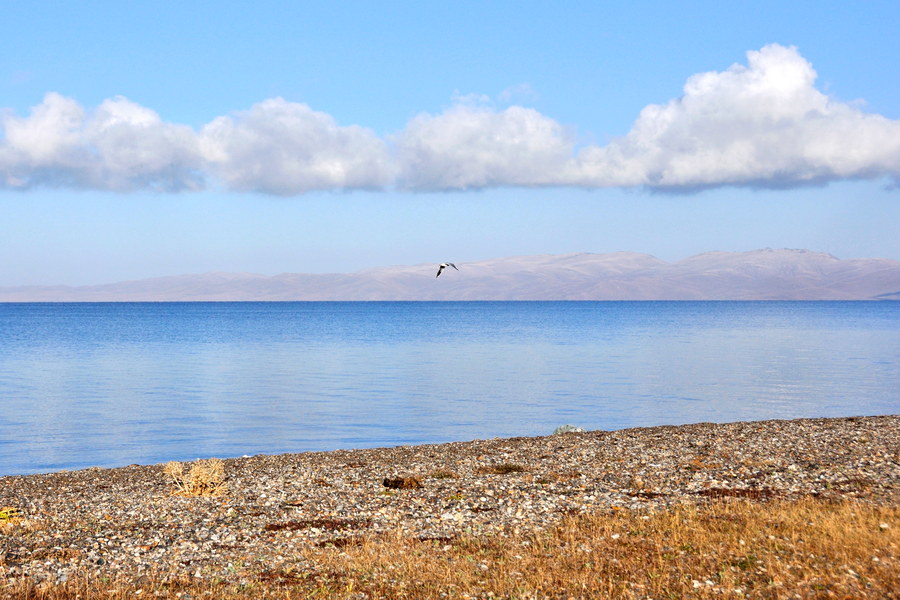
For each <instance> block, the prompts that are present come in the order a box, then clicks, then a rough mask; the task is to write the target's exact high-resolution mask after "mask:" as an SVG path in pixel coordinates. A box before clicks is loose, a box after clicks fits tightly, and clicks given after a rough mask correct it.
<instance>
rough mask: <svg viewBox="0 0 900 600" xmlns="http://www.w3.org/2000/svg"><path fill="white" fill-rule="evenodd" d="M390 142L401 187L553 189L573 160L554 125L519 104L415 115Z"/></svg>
mask: <svg viewBox="0 0 900 600" xmlns="http://www.w3.org/2000/svg"><path fill="white" fill-rule="evenodd" d="M395 143H396V148H397V156H398V160H399V163H400V167H401V172H400V185H401V186H402V187H406V188H411V189H467V188H482V187H488V186H507V185H509V186H512V185H516V186H535V185H552V184H555V183H556V181H555V178H556V177H557V176H558V175H557V173H558V170H559V169H561V168H563V167H564V165H565V164H566V161H568V160H571V156H572V140H571V139H570V136H569V135H568V133H567V132H566V131H565V129H564V128H563V127H562V126H561V125H560V124H559V123H557V122H556V121H554V120H552V119H550V118H548V117H545V116H543V115H542V114H540V113H538V112H537V111H535V110H532V109H529V108H522V107H520V106H512V107H510V108H507V109H506V110H503V111H500V112H498V111H495V110H492V109H489V108H484V107H479V106H473V105H471V104H458V105H456V106H454V107H453V108H451V109H449V110H448V111H446V112H444V113H442V114H440V115H438V116H431V115H420V116H418V117H416V118H414V119H413V120H412V121H411V122H410V123H409V125H407V127H406V129H405V130H404V131H403V132H402V133H401V134H399V135H398V136H397V137H396V139H395Z"/></svg>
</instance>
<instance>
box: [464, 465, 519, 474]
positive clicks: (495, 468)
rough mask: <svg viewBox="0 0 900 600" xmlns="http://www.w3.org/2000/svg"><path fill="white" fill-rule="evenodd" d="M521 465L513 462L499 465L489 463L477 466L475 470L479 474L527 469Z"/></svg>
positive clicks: (516, 471)
mask: <svg viewBox="0 0 900 600" xmlns="http://www.w3.org/2000/svg"><path fill="white" fill-rule="evenodd" d="M527 470H528V469H526V468H525V467H523V466H522V465H517V464H515V463H503V464H499V465H489V466H484V467H478V468H477V469H476V470H475V472H476V473H478V474H479V475H509V474H511V473H524V472H525V471H527Z"/></svg>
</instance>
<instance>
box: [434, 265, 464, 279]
mask: <svg viewBox="0 0 900 600" xmlns="http://www.w3.org/2000/svg"><path fill="white" fill-rule="evenodd" d="M447 267H453V268H454V269H456V265H454V264H453V263H441V264H440V265H439V266H438V272H437V275H435V277H440V276H441V271H443V270H444V269H446V268H447ZM456 270H457V271H459V269H456Z"/></svg>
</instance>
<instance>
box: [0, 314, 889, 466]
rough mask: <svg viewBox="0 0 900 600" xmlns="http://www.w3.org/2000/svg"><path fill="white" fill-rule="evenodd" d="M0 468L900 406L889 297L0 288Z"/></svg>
mask: <svg viewBox="0 0 900 600" xmlns="http://www.w3.org/2000/svg"><path fill="white" fill-rule="evenodd" d="M0 400H2V411H0V475H6V474H27V473H38V472H49V471H58V470H62V469H78V468H85V467H89V466H102V467H111V466H121V465H126V464H131V463H140V464H151V463H159V462H165V461H168V460H193V459H195V458H198V457H211V456H218V457H223V458H224V457H231V456H242V455H253V454H261V453H264V454H278V453H284V452H299V451H307V450H332V449H337V448H363V447H375V446H394V445H401V444H421V443H435V442H444V441H455V440H471V439H479V438H481V439H484V438H492V437H509V436H519V435H544V434H549V433H551V432H552V431H553V430H554V429H555V428H556V427H557V426H560V425H563V424H573V425H577V426H580V427H583V428H585V429H620V428H625V427H636V426H651V425H660V424H682V423H690V422H699V421H714V422H728V421H745V420H761V419H788V418H797V417H829V416H851V415H875V414H896V413H898V412H900V303H892V302H234V303H230V302H210V303H205V302H199V303H108V304H107V303H85V304H79V303H73V304H52V303H50V304H43V303H33V304H14V303H13V304H0Z"/></svg>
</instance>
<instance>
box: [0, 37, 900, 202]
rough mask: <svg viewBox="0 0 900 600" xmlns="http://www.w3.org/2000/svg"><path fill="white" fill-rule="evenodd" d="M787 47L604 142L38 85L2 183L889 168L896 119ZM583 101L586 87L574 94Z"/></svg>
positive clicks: (321, 183)
mask: <svg viewBox="0 0 900 600" xmlns="http://www.w3.org/2000/svg"><path fill="white" fill-rule="evenodd" d="M815 81H816V72H815V70H814V69H813V67H812V65H811V64H810V63H809V62H808V61H807V60H806V59H805V58H803V57H802V56H801V55H800V53H799V52H798V51H797V49H796V48H793V47H785V46H780V45H777V44H772V45H769V46H765V47H763V48H762V49H760V50H758V51H751V52H748V53H747V62H746V64H736V65H733V66H731V67H729V68H728V69H726V70H724V71H713V72H709V73H700V74H697V75H694V76H692V77H690V78H689V79H688V80H687V82H686V83H685V85H684V89H683V93H682V95H681V96H680V97H679V98H676V99H673V100H671V101H669V102H668V103H666V104H661V105H656V104H652V105H649V106H647V107H645V108H644V109H643V110H642V111H640V113H639V115H638V117H637V119H636V120H635V122H634V123H633V125H632V127H631V129H630V131H628V132H627V133H626V134H625V135H623V136H621V137H618V138H615V139H613V140H612V141H610V142H609V143H608V144H606V145H605V146H599V145H589V146H584V147H581V146H579V145H578V144H577V142H576V138H575V135H574V134H573V132H572V130H570V129H569V128H567V127H564V126H563V125H562V124H560V123H559V122H557V121H555V120H554V119H552V118H550V117H548V116H545V115H543V114H541V113H539V112H538V111H536V110H534V109H531V108H526V107H522V106H511V107H509V108H506V109H503V110H499V109H496V108H492V107H491V106H490V104H489V103H488V102H486V101H485V99H483V98H480V97H475V96H458V97H457V98H456V102H455V103H454V105H453V106H452V107H451V108H449V109H447V110H445V111H444V112H442V113H440V114H437V115H431V114H421V115H419V116H417V117H415V118H413V119H412V120H411V121H410V122H409V123H407V124H406V126H405V128H404V129H402V130H401V131H399V132H398V133H396V134H394V135H392V136H389V137H388V138H387V139H383V138H380V137H378V136H377V135H376V134H375V133H374V132H373V131H372V130H370V129H367V128H365V127H361V126H356V125H350V126H342V125H339V124H338V123H337V122H336V121H335V119H334V118H333V117H332V116H330V115H328V114H326V113H323V112H318V111H315V110H313V109H312V108H310V107H309V106H307V105H305V104H299V103H293V102H288V101H286V100H284V99H281V98H274V99H270V100H265V101H263V102H260V103H259V104H256V105H254V106H252V107H251V108H250V109H248V110H245V111H241V112H235V113H232V114H230V115H226V116H222V117H218V118H216V119H214V120H213V121H211V122H210V123H208V124H207V125H205V126H203V127H201V128H200V129H199V130H194V129H192V128H190V127H188V126H186V125H179V124H173V123H167V122H164V121H162V119H160V117H159V115H157V114H156V113H155V112H153V111H152V110H150V109H148V108H145V107H143V106H140V105H138V104H136V103H134V102H132V101H130V100H128V99H126V98H122V97H116V98H112V99H109V100H106V101H104V102H103V103H102V104H101V105H100V106H99V107H97V108H96V109H94V110H90V111H89V110H85V109H84V108H83V107H82V106H80V105H79V104H78V103H77V102H76V101H75V100H73V99H70V98H65V97H63V96H61V95H59V94H56V93H50V94H47V96H46V97H45V98H44V100H43V102H41V103H40V104H39V105H37V106H35V107H34V108H33V109H32V110H31V112H30V114H29V115H28V116H25V117H19V116H17V115H15V114H13V113H11V112H6V113H0V187H7V188H17V189H28V188H32V187H36V186H57V187H60V186H65V187H77V188H93V189H105V190H113V191H128V190H133V189H153V190H159V191H179V190H192V189H198V188H201V187H204V186H206V185H209V184H213V185H222V186H224V187H225V188H226V189H232V190H240V191H252V192H260V193H267V194H277V195H297V194H302V193H305V192H309V191H314V190H352V189H385V188H391V187H395V188H397V189H404V190H410V191H421V190H465V189H478V188H487V187H497V186H532V187H533V186H580V187H587V188H596V187H648V188H652V189H657V190H663V191H666V190H671V191H685V190H695V189H703V188H707V187H715V186H728V185H737V186H759V187H791V186H797V185H804V184H809V183H825V182H828V181H832V180H839V179H864V178H883V177H889V178H893V179H895V180H897V181H900V121H895V120H891V119H887V118H885V117H883V116H881V115H877V114H872V113H866V112H864V111H863V110H862V109H861V108H860V106H858V105H857V104H854V103H846V102H842V101H839V100H837V99H835V98H832V97H829V96H827V95H826V94H824V93H822V92H821V91H819V90H818V89H817V88H816V87H815ZM585 101H590V99H585Z"/></svg>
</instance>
